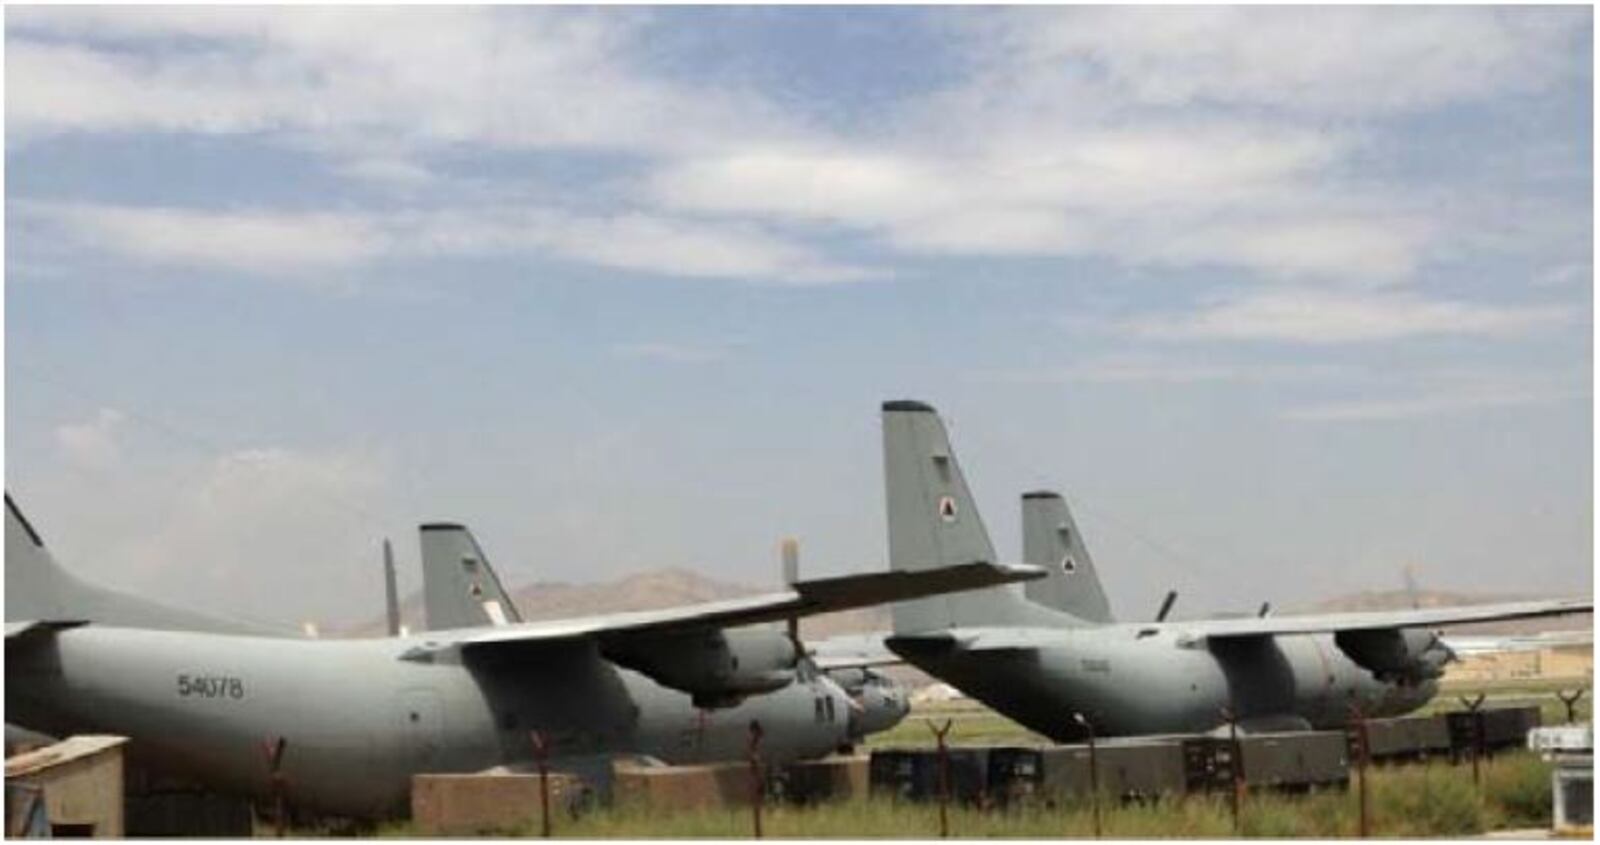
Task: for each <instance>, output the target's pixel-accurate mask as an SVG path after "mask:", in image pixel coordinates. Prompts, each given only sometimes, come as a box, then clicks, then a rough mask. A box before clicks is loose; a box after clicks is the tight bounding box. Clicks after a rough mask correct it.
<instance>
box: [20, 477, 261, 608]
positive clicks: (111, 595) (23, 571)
mask: <svg viewBox="0 0 1600 845" xmlns="http://www.w3.org/2000/svg"><path fill="white" fill-rule="evenodd" d="M5 498H6V559H5V570H6V621H8V622H22V621H46V622H101V623H105V624H108V625H120V626H123V627H128V628H150V629H153V630H158V631H209V632H212V633H218V634H255V635H260V636H286V635H289V634H290V633H291V632H290V631H288V630H286V629H284V628H282V627H279V626H276V625H266V624H260V623H255V622H244V621H239V620H231V619H216V618H212V617H209V616H203V615H201V614H198V613H193V612H191V611H188V610H181V609H179V608H175V607H167V606H164V605H160V604H157V603H155V602H152V601H147V600H145V599H142V598H139V597H137V596H130V595H124V594H122V593H119V592H116V591H114V590H108V589H105V588H104V587H99V586H96V585H94V584H88V583H85V582H83V581H81V580H79V579H78V578H76V577H75V576H73V575H72V573H70V572H68V571H67V570H66V569H64V568H62V566H61V565H60V564H58V563H57V562H56V559H55V556H54V555H52V554H51V553H50V550H49V549H47V548H45V545H44V541H43V540H42V539H40V538H39V532H37V531H35V530H34V529H33V526H32V525H31V524H30V523H29V522H28V519H27V517H25V516H23V515H22V511H21V510H19V509H18V508H17V505H16V503H15V502H13V501H12V500H11V494H10V493H9V492H8V493H7V494H6V497H5Z"/></svg>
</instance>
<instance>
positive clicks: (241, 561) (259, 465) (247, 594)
mask: <svg viewBox="0 0 1600 845" xmlns="http://www.w3.org/2000/svg"><path fill="white" fill-rule="evenodd" d="M388 479H389V473H388V472H387V470H386V469H385V468H384V466H383V465H382V464H381V463H380V462H378V461H376V460H374V459H373V458H371V457H370V456H366V455H362V454H357V453H352V452H305V451H298V450H292V449H286V448H280V447H270V448H252V449H241V450H238V451H234V452H231V453H228V454H225V455H222V456H220V457H217V458H215V459H213V460H211V461H208V462H206V463H205V464H204V465H202V466H201V467H199V468H198V470H197V471H194V472H191V473H189V474H188V475H187V477H185V478H184V479H182V480H181V481H180V482H178V485H177V487H176V488H175V489H173V490H172V491H171V493H170V496H171V498H169V499H168V500H167V504H166V509H165V511H164V513H163V514H162V515H161V517H160V519H159V522H158V523H157V524H156V525H155V526H154V527H153V528H152V526H151V525H149V524H146V525H144V526H141V533H140V534H139V535H137V536H136V537H133V538H130V539H129V540H127V541H126V542H124V543H123V544H122V545H120V546H118V547H116V548H115V549H114V550H113V551H111V552H110V553H109V554H108V555H107V557H108V558H110V559H112V560H114V561H116V563H117V568H119V569H122V570H125V571H127V572H128V573H130V576H129V577H127V578H124V579H122V580H123V581H124V583H133V584H135V585H136V586H137V588H138V590H139V592H140V593H141V594H143V595H147V596H150V597H151V598H154V599H157V600H161V601H168V602H177V603H183V604H185V605H187V606H191V607H194V608H195V609H202V608H203V609H204V612H208V613H211V614H213V615H223V616H227V615H238V616H243V617H246V618H256V619H271V620H276V621H280V622H287V623H291V624H294V623H298V622H299V621H301V620H303V619H305V618H307V617H309V618H312V619H316V620H319V621H328V620H335V619H338V620H346V619H352V618H361V617H363V616H365V615H367V614H369V613H371V612H372V609H373V608H375V607H378V606H380V603H381V595H382V594H381V592H379V590H380V589H381V587H380V585H381V581H380V580H379V578H378V568H377V557H376V550H377V547H378V539H379V537H378V533H379V532H378V531H377V530H376V527H375V525H374V523H373V520H372V519H371V518H370V517H369V516H368V513H369V512H370V511H372V510H376V509H377V508H376V506H375V505H374V503H375V501H377V500H378V499H379V498H380V496H381V494H382V493H383V491H384V488H385V486H386V482H387V481H388ZM362 596H371V601H361V600H360V598H359V597H362Z"/></svg>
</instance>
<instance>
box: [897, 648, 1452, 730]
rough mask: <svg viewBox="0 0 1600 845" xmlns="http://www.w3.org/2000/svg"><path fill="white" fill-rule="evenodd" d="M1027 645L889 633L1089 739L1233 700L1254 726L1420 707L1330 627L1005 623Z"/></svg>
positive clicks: (1317, 722)
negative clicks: (1272, 633) (1314, 630)
mask: <svg viewBox="0 0 1600 845" xmlns="http://www.w3.org/2000/svg"><path fill="white" fill-rule="evenodd" d="M1006 634H1007V637H1008V639H1009V640H1012V641H1015V642H1025V643H1028V644H1029V645H1030V646H1031V647H1028V648H1016V649H995V650H981V651H967V650H963V649H961V648H959V647H954V648H952V647H947V646H940V645H937V641H918V640H915V639H897V638H891V639H890V640H889V645H890V647H891V648H892V649H894V651H896V652H897V653H898V654H900V655H901V656H902V657H904V658H905V659H906V660H907V661H908V662H910V663H912V664H914V665H916V666H917V667H918V668H920V669H922V670H923V671H926V672H928V673H929V674H931V675H934V676H935V677H938V678H940V679H942V680H944V681H947V682H949V683H951V684H953V685H955V686H956V687H958V688H960V689H961V690H962V691H963V692H965V693H967V694H968V695H970V696H972V697H973V698H975V699H978V700H980V701H983V702H984V703H985V704H987V705H989V706H990V707H993V708H994V709H996V710H998V711H1000V712H1001V713H1003V714H1005V715H1006V716H1008V717H1010V718H1012V719H1014V720H1016V721H1017V722H1019V723H1021V724H1023V725H1024V726H1026V727H1028V728H1029V729H1031V730H1033V731H1036V732H1038V733H1041V734H1044V735H1045V736H1048V737H1050V738H1052V739H1055V740H1057V741H1062V742H1065V741H1080V740H1082V739H1083V738H1084V736H1085V734H1086V732H1085V731H1084V730H1083V728H1082V727H1080V726H1079V725H1077V724H1076V723H1075V722H1074V720H1073V717H1072V714H1073V713H1074V712H1081V713H1083V714H1084V715H1085V717H1087V718H1088V719H1090V721H1091V722H1092V723H1093V725H1094V729H1095V732H1096V734H1098V735H1100V736H1129V735H1136V734H1161V733H1191V732H1204V731H1209V730H1213V729H1215V728H1217V727H1218V726H1220V725H1222V724H1223V723H1224V716H1223V710H1224V708H1232V710H1233V712H1235V713H1236V714H1237V717H1238V720H1239V721H1240V723H1241V724H1243V725H1246V726H1251V725H1257V726H1260V727H1261V728H1263V729H1284V728H1287V727H1296V726H1298V727H1302V728H1303V727H1305V725H1296V724H1294V723H1293V720H1297V719H1303V720H1305V722H1306V723H1307V724H1308V725H1309V726H1310V727H1313V728H1332V727H1338V726H1341V725H1343V724H1345V722H1346V721H1347V719H1348V718H1349V716H1350V712H1351V710H1350V708H1351V705H1352V704H1355V705H1356V706H1358V707H1359V708H1360V711H1361V713H1362V714H1363V715H1365V716H1368V717H1377V716H1394V715H1400V714H1403V713H1407V712H1410V711H1411V710H1414V709H1416V708H1418V707H1420V706H1422V705H1423V704H1425V703H1427V701H1428V700H1429V699H1431V698H1432V697H1433V695H1434V693H1435V692H1436V685H1435V684H1434V683H1433V682H1431V681H1429V682H1424V683H1420V684H1409V685H1402V684H1395V683H1386V682H1382V681H1379V680H1377V679H1376V678H1374V677H1373V676H1372V673H1371V672H1369V671H1367V670H1366V669H1363V668H1362V667H1360V666H1358V665H1356V664H1355V663H1354V662H1352V661H1351V660H1350V659H1348V658H1347V657H1345V656H1344V654H1343V653H1342V652H1341V651H1340V650H1339V648H1338V647H1337V646H1336V645H1335V644H1334V642H1333V638H1332V637H1331V636H1329V635H1293V636H1276V637H1263V638H1261V639H1259V640H1254V641H1251V643H1250V644H1249V645H1246V646H1242V647H1241V646H1239V645H1230V646H1227V647H1218V646H1208V645H1207V644H1206V641H1205V640H1199V641H1196V642H1193V643H1190V642H1185V641H1183V640H1181V639H1180V637H1179V636H1178V635H1176V634H1174V633H1173V631H1172V630H1170V629H1168V630H1154V629H1150V630H1141V627H1140V626H1138V625H1108V626H1099V627H1084V628H1076V629H1065V630H1063V629H1060V628H1029V629H1020V630H1018V629H1010V630H1007V632H1006Z"/></svg>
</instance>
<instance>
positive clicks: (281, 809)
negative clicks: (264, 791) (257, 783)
mask: <svg viewBox="0 0 1600 845" xmlns="http://www.w3.org/2000/svg"><path fill="white" fill-rule="evenodd" d="M287 750H289V739H288V738H287V737H282V736H280V737H277V738H276V739H269V740H267V741H265V742H263V743H261V751H262V753H263V754H265V755H266V757H267V776H268V778H269V781H270V783H271V785H272V814H273V817H274V818H273V829H274V831H273V832H274V834H275V835H276V836H277V837H278V838H279V839H282V838H283V837H284V833H285V827H286V826H287V824H288V815H289V805H288V800H287V798H286V796H285V794H284V792H285V789H284V787H285V783H284V779H283V754H284V752H285V751H287Z"/></svg>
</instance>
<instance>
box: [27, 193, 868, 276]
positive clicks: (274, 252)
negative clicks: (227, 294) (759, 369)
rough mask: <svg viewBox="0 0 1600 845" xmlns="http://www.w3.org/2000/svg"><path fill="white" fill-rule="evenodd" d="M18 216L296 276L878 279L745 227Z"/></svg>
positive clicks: (484, 217)
mask: <svg viewBox="0 0 1600 845" xmlns="http://www.w3.org/2000/svg"><path fill="white" fill-rule="evenodd" d="M13 214H14V215H15V216H16V217H18V218H21V219H22V220H24V221H27V222H30V223H35V224H41V225H43V226H45V227H51V228H54V229H56V230H58V231H59V232H60V233H62V234H63V235H65V236H66V237H68V238H70V239H72V240H74V241H76V242H78V243H80V244H82V245H84V246H87V247H91V248H95V249H99V250H103V251H108V252H111V253H114V254H118V255H122V256H125V257H129V258H134V259H139V260H143V261H148V262H153V263H157V264H168V265H183V266H196V267H204V268H221V269H228V270H233V271H236V272H239V273H243V274H249V275H258V276H268V277H284V278H289V279H310V280H316V279H318V278H324V277H321V276H319V275H318V274H317V273H314V272H308V271H325V270H329V269H340V268H353V267H360V266H362V265H366V264H370V263H372V262H374V261H377V260H379V259H382V258H395V257H400V258H404V257H417V256H437V255H454V256H484V255H496V254H507V253H511V254H515V253H543V254H548V255H553V256H555V257H559V258H564V259H567V260H572V261H577V262H582V263H588V264H595V265H599V266H604V267H611V268H616V269H622V270H632V271H640V272H647V273H655V274H661V275H668V276H683V277H696V278H721V279H740V280H753V281H771V282H779V283H792V284H826V283H834V282H847V281H856V280H860V279H863V278H869V277H872V276H873V275H876V272H877V271H874V270H870V269H868V268H863V267H857V266H852V265H845V264H838V263H834V262H832V261H830V260H828V259H826V258H825V257H823V256H821V255H819V254H818V253H816V252H815V251H813V250H810V249H808V248H806V247H805V246H803V245H800V244H796V243H794V242H792V241H789V240H786V239H784V238H782V237H779V236H776V235H772V234H770V233H768V232H766V231H764V230H763V229H762V228H760V227H758V226H753V225H745V224H739V223H730V222H724V223H717V222H698V221H685V220H679V219H673V218H670V217H664V216H658V215H651V214H639V213H620V214H613V215H588V216H583V215H574V214H571V213H567V212H564V211H560V210H556V209H545V208H518V207H512V208H506V207H472V208H458V209H441V210H427V211H405V212H392V213H379V212H339V213H329V212H278V211H263V210H244V211H201V210H195V209H181V208H163V207H141V206H114V205H103V204H92V203H57V202H19V203H17V204H16V205H15V206H14V208H13Z"/></svg>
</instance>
